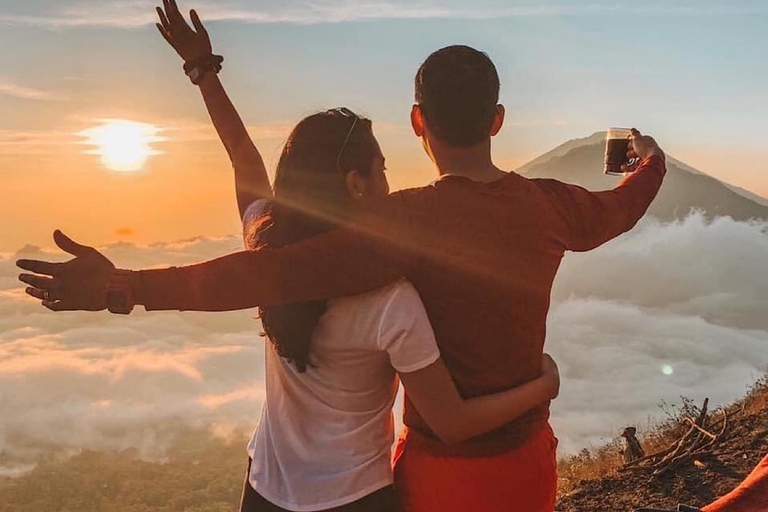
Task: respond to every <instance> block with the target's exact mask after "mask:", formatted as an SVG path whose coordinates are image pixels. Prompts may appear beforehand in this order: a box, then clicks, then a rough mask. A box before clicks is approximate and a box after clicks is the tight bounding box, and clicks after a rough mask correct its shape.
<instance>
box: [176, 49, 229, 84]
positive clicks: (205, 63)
mask: <svg viewBox="0 0 768 512" xmlns="http://www.w3.org/2000/svg"><path fill="white" fill-rule="evenodd" d="M222 62H224V57H222V56H221V55H214V54H212V53H211V54H209V55H203V56H202V57H198V58H196V59H192V60H190V61H188V62H185V63H184V72H185V73H186V74H187V76H188V77H189V79H190V80H191V81H192V83H193V84H195V85H200V82H201V81H202V80H203V77H204V76H205V75H206V74H207V73H218V72H219V71H221V64H222Z"/></svg>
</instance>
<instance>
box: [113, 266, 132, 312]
mask: <svg viewBox="0 0 768 512" xmlns="http://www.w3.org/2000/svg"><path fill="white" fill-rule="evenodd" d="M132 274H133V272H131V271H130V270H120V269H117V270H115V271H114V272H113V273H112V275H111V276H110V278H109V281H108V282H107V309H108V310H109V312H110V313H115V314H117V315H130V314H131V311H133V307H134V306H135V305H136V303H135V299H134V296H133V287H132V286H131V278H132Z"/></svg>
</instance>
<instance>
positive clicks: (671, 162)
mask: <svg viewBox="0 0 768 512" xmlns="http://www.w3.org/2000/svg"><path fill="white" fill-rule="evenodd" d="M604 139H605V134H604V133H596V134H594V135H592V136H590V137H586V138H583V139H575V140H572V141H568V142H566V143H565V144H562V145H561V146H558V147H557V148H555V149H553V150H552V151H550V152H548V153H545V154H544V155H542V156H540V157H539V158H537V159H535V160H533V161H532V162H530V163H528V164H526V165H525V166H523V167H521V168H520V169H518V172H521V173H523V174H525V175H526V176H527V177H529V178H555V179H558V180H560V181H564V182H567V183H575V184H577V185H581V186H583V187H585V188H587V189H590V190H606V189H610V188H613V187H614V186H616V183H617V182H618V178H616V177H612V176H606V175H605V174H603V173H602V169H603V158H604V151H605V143H604ZM691 209H700V210H703V211H704V212H706V214H707V216H709V217H714V216H717V215H727V216H730V217H733V218H734V219H736V220H749V219H752V218H761V219H768V202H766V200H765V199H764V198H760V197H759V196H756V195H755V194H752V193H751V192H748V191H744V190H741V189H739V188H737V187H734V186H732V185H728V184H725V183H723V182H721V181H719V180H717V179H715V178H712V177H711V176H708V175H706V174H704V173H702V172H701V171H698V170H696V169H693V168H692V167H690V166H688V165H686V164H684V163H682V162H680V161H679V160H676V159H674V158H672V157H669V158H668V162H667V177H666V180H665V182H664V186H663V187H662V189H661V191H660V192H659V195H658V197H657V198H656V200H655V201H654V202H653V204H652V205H651V208H650V209H649V214H650V215H653V216H654V217H657V218H659V219H662V220H671V219H677V218H681V217H685V216H686V215H687V214H688V213H689V212H690V211H691Z"/></svg>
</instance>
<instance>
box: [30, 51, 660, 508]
mask: <svg viewBox="0 0 768 512" xmlns="http://www.w3.org/2000/svg"><path fill="white" fill-rule="evenodd" d="M498 98H499V80H498V74H497V72H496V68H495V66H494V65H493V63H492V62H491V61H490V59H489V58H488V57H487V56H486V55H485V54H483V53H481V52H478V51H477V50H474V49H472V48H468V47H465V46H452V47H448V48H444V49H442V50H439V51H437V52H435V53H434V54H432V55H431V56H430V57H429V58H428V59H427V60H426V61H425V62H424V64H423V65H422V66H421V68H420V69H419V71H418V74H417V76H416V105H414V107H413V110H412V114H411V121H412V125H413V129H414V133H415V134H416V135H417V136H418V137H420V138H421V140H422V143H423V145H424V149H425V151H426V152H427V154H428V155H429V156H430V158H431V159H432V160H433V162H434V163H435V165H436V167H437V170H438V172H439V174H440V179H439V180H438V181H437V182H435V183H434V184H433V185H431V186H428V187H423V188H418V189H411V190H405V191H401V192H398V193H395V194H392V195H390V196H389V197H388V198H387V199H386V200H385V201H383V202H382V203H381V204H379V205H377V206H376V207H374V208H373V209H372V210H371V211H369V212H367V213H366V214H364V215H362V216H361V218H359V219H356V222H354V223H353V224H350V226H349V227H346V228H344V229H338V230H336V231H334V232H331V233H329V234H326V235H322V236H319V237H317V238H315V239H312V240H310V241H307V242H303V243H300V244H297V245H294V246H291V247H285V248H280V249H274V250H272V249H269V250H263V251H258V252H243V253H238V254H233V255H229V256H226V257H224V258H219V259H217V260H213V261H210V262H207V263H203V264H200V265H193V266H189V267H183V268H171V269H161V270H148V271H140V272H130V271H124V270H115V268H114V266H113V265H112V264H111V262H109V261H108V260H107V259H106V258H104V257H103V256H102V255H100V254H99V253H98V252H96V251H95V250H94V249H91V248H88V247H84V246H81V245H79V244H76V243H75V242H73V241H71V240H70V239H68V238H67V237H65V236H64V235H63V234H61V233H60V232H56V233H55V238H56V242H57V244H58V245H59V246H60V247H61V248H62V249H64V250H66V251H67V252H70V253H71V254H73V255H75V256H76V257H75V259H73V260H71V261H70V262H67V263H62V264H52V263H47V262H39V261H20V262H19V266H20V267H21V268H24V269H27V270H30V271H32V272H35V273H37V274H42V275H22V276H21V280H22V281H24V282H25V283H27V284H29V285H30V288H28V290H27V291H28V293H29V294H30V295H32V296H34V297H36V298H39V299H41V300H43V304H44V305H45V306H46V307H49V308H50V309H52V310H54V311H66V310H102V309H106V308H107V307H109V309H110V310H112V311H115V312H129V311H130V310H131V308H132V307H133V306H134V305H135V304H140V305H144V306H145V308H146V309H147V310H169V309H177V310H202V311H222V310H232V309H243V308H250V307H254V306H257V305H271V304H279V303H291V302H299V301H306V300H315V299H320V298H331V297H338V296H346V295H353V294H358V293H363V292H366V291H369V290H372V289H375V288H379V287H381V286H383V285H386V284H388V283H390V282H392V281H394V280H395V279H398V278H400V277H403V276H405V277H407V278H408V279H409V280H410V281H411V282H412V283H413V284H414V286H415V287H416V289H417V290H418V292H419V294H420V295H421V297H422V300H423V302H424V304H425V306H426V309H427V312H428V314H429V317H430V320H431V322H432V325H433V327H434V330H435V333H436V335H437V339H438V343H439V345H440V349H441V353H442V357H443V359H444V360H445V363H446V364H447V366H448V368H449V370H450V372H451V375H452V376H453V378H454V380H455V381H456V384H457V386H458V387H459V389H460V391H461V392H462V394H463V395H464V396H465V397H472V396H478V395H484V394H488V393H492V392H496V391H500V390H503V389H507V388H510V387H512V386H516V385H519V384H522V383H524V382H527V381H530V380H532V379H533V378H535V377H536V376H537V375H538V372H539V371H540V366H541V365H540V362H541V357H542V351H543V344H544V339H545V327H546V316H547V311H548V308H549V300H550V291H551V286H552V283H553V280H554V278H555V274H556V272H557V269H558V267H559V265H560V261H561V259H562V257H563V254H564V253H565V251H568V250H571V251H587V250H591V249H593V248H595V247H598V246H599V245H601V244H603V243H604V242H606V241H608V240H610V239H612V238H614V237H616V236H618V235H619V234H621V233H623V232H625V231H627V230H629V229H631V228H632V227H633V226H634V225H635V224H636V223H637V221H638V220H639V219H640V218H641V217H642V215H643V214H644V213H645V211H646V209H647V208H648V206H649V205H650V203H651V201H652V200H653V198H654V197H655V195H656V194H657V192H658V190H659V187H660V186H661V183H662V180H663V176H664V174H665V163H664V162H665V157H664V153H663V152H662V151H661V149H660V148H659V147H658V145H657V144H656V143H655V141H654V140H653V139H652V138H650V137H647V136H643V135H641V134H640V133H639V132H637V131H633V134H632V137H631V145H630V151H629V153H628V157H630V158H635V157H637V158H639V159H640V160H641V162H640V163H639V164H638V165H636V166H634V167H633V168H631V169H627V170H629V171H632V172H631V174H629V176H628V177H626V178H625V179H624V180H623V181H622V182H621V183H620V184H619V185H618V186H617V187H616V188H615V189H614V190H612V191H606V192H599V193H592V192H588V191H586V190H584V189H582V188H580V187H577V186H573V185H566V184H563V183H560V182H557V181H554V180H529V179H527V178H524V177H522V176H520V175H517V174H515V173H512V172H504V171H502V170H501V169H499V168H498V167H496V166H495V165H494V164H493V161H492V159H491V138H492V137H493V136H494V135H496V134H497V133H498V132H499V130H500V129H501V127H502V125H503V122H504V114H505V112H504V108H503V106H501V105H499V104H498ZM342 143H343V141H339V146H340V147H341V146H342ZM596 172H599V171H598V170H597V169H596ZM48 276H50V277H48ZM548 415H549V414H548V408H547V407H541V408H539V409H536V410H534V411H532V412H531V413H529V414H527V415H525V416H524V417H522V418H521V419H519V420H518V421H515V422H514V423H511V424H509V425H507V426H505V427H504V428H501V429H499V430H497V431H495V432H492V433H490V434H487V435H484V436H480V437H477V438H474V439H473V440H471V441H469V442H466V443H463V444H460V445H457V446H446V445H443V444H441V443H440V442H438V441H437V439H436V437H435V436H434V435H433V434H432V433H431V432H430V431H429V428H428V427H427V426H426V424H425V423H424V421H423V420H422V419H421V418H420V416H419V414H418V412H417V411H416V410H414V409H413V407H411V406H410V404H409V403H408V402H407V400H406V410H405V423H406V425H407V426H408V427H409V434H408V436H407V437H406V438H405V439H404V440H401V445H400V449H399V454H398V455H399V462H398V468H397V478H398V484H399V486H400V489H401V491H400V492H401V493H402V497H403V507H404V508H405V509H406V510H442V511H448V510H486V511H492V510H507V509H509V507H510V505H511V504H512V503H514V508H515V509H516V510H523V511H527V510H531V511H533V510H537V511H538V510H540V511H545V510H549V511H551V510H552V509H553V508H554V500H555V491H556V465H555V446H556V440H555V439H554V436H553V435H552V432H551V429H550V428H549V426H548V424H547V420H548ZM416 480H418V482H417V483H414V482H415V481H416ZM447 482H450V485H446V483H447Z"/></svg>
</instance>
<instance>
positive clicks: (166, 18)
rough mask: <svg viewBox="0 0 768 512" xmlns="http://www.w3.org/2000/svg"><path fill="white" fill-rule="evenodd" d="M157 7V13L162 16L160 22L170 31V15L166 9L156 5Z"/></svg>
mask: <svg viewBox="0 0 768 512" xmlns="http://www.w3.org/2000/svg"><path fill="white" fill-rule="evenodd" d="M156 9H157V15H158V17H159V18H160V24H161V25H162V26H163V28H164V29H165V30H166V32H169V33H170V31H171V23H170V22H169V21H168V17H167V16H166V15H165V11H163V10H162V9H161V8H160V7H156Z"/></svg>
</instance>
